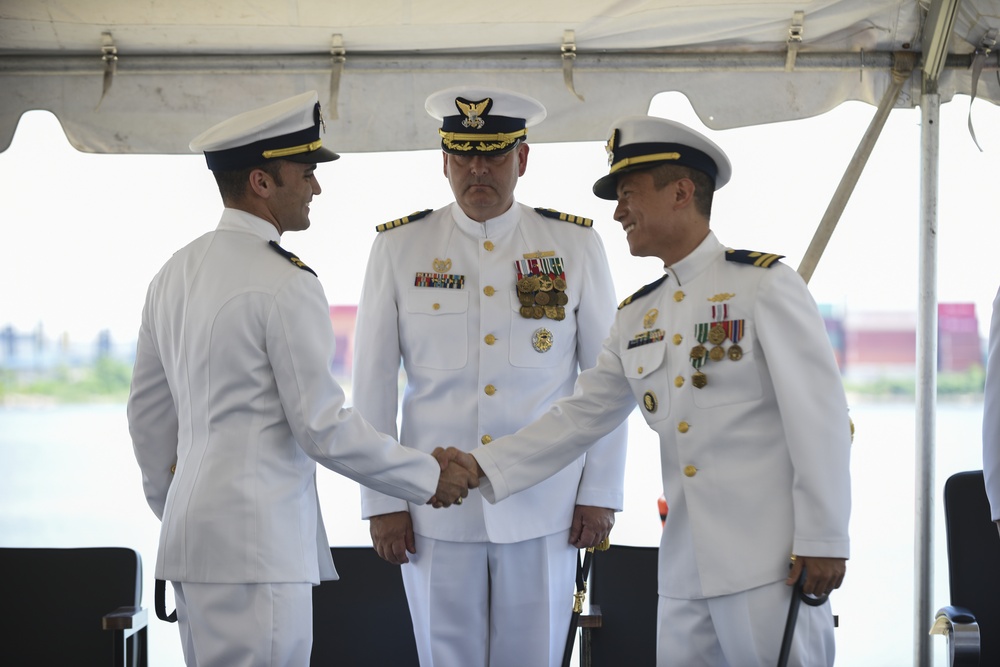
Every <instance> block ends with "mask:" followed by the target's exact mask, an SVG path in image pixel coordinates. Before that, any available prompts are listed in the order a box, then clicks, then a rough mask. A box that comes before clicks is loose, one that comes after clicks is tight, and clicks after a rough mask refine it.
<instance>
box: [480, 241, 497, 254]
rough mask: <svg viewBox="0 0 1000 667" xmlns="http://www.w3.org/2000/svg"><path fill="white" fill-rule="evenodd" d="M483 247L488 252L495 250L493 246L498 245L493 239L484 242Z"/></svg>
mask: <svg viewBox="0 0 1000 667" xmlns="http://www.w3.org/2000/svg"><path fill="white" fill-rule="evenodd" d="M483 247H484V248H486V250H487V251H488V252H493V248H495V247H496V246H494V245H493V241H487V242H485V243H484V244H483Z"/></svg>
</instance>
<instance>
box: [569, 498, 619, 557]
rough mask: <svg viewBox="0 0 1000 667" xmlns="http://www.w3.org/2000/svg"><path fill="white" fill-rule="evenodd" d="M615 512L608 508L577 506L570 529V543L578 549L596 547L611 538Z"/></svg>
mask: <svg viewBox="0 0 1000 667" xmlns="http://www.w3.org/2000/svg"><path fill="white" fill-rule="evenodd" d="M614 525H615V511H614V510H611V509H608V508H606V507H594V506H592V505H577V506H576V509H574V510H573V524H572V525H571V526H570V529H569V543H570V544H572V545H573V546H574V547H576V548H577V549H589V548H590V547H596V546H597V545H599V544H600V543H601V542H603V541H604V540H606V539H608V538H609V537H610V536H611V528H612V527H613V526H614Z"/></svg>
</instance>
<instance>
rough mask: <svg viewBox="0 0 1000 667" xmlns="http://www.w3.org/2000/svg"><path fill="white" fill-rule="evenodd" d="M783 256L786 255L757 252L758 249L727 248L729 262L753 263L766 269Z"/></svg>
mask: <svg viewBox="0 0 1000 667" xmlns="http://www.w3.org/2000/svg"><path fill="white" fill-rule="evenodd" d="M782 257H784V255H775V254H774V253H770V252H757V251H756V250H733V249H732V248H729V249H728V250H726V261H727V262H739V263H740V264H752V265H753V266H759V267H761V268H764V269H769V268H771V265H772V264H774V263H775V262H777V261H778V260H779V259H781V258H782Z"/></svg>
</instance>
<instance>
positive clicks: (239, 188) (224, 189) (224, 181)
mask: <svg viewBox="0 0 1000 667" xmlns="http://www.w3.org/2000/svg"><path fill="white" fill-rule="evenodd" d="M254 169H260V170H261V171H263V172H264V173H266V174H267V175H268V176H270V177H271V178H273V179H274V182H275V183H276V184H277V185H278V186H279V187H280V186H282V185H284V182H283V181H282V180H281V161H280V160H269V161H268V162H262V163H261V164H258V165H254V166H253V167H245V168H243V169H233V170H231V171H214V172H212V173H213V174H214V175H215V182H216V183H217V184H218V185H219V194H221V195H222V200H223V201H235V200H238V199H242V198H243V197H244V195H246V193H247V184H248V183H249V181H250V172H252V171H253V170H254Z"/></svg>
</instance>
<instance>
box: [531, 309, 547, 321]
mask: <svg viewBox="0 0 1000 667" xmlns="http://www.w3.org/2000/svg"><path fill="white" fill-rule="evenodd" d="M531 316H532V317H533V318H535V319H536V320H540V319H542V318H543V317H545V308H544V307H542V306H532V308H531Z"/></svg>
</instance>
